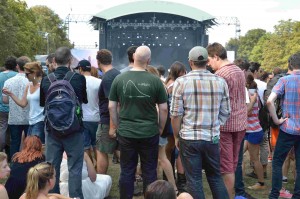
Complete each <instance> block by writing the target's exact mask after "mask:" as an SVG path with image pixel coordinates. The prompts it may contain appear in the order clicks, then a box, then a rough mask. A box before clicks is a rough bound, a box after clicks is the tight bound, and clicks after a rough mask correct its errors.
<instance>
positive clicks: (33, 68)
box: [24, 62, 44, 77]
mask: <svg viewBox="0 0 300 199" xmlns="http://www.w3.org/2000/svg"><path fill="white" fill-rule="evenodd" d="M24 69H25V70H28V71H30V72H31V73H35V74H36V76H37V77H42V76H43V74H44V71H43V67H42V65H41V64H40V62H29V63H27V64H25V66H24Z"/></svg>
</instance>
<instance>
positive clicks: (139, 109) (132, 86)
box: [109, 71, 167, 138]
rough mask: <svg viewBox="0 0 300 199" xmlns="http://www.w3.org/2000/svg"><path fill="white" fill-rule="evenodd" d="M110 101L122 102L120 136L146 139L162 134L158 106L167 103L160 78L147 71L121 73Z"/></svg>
mask: <svg viewBox="0 0 300 199" xmlns="http://www.w3.org/2000/svg"><path fill="white" fill-rule="evenodd" d="M109 100H111V101H115V102H119V103H120V114H119V122H120V123H119V128H118V133H119V134H120V135H121V136H124V137H129V138H147V137H153V136H155V135H157V134H158V133H159V130H158V113H157V109H156V104H162V103H166V102H167V95H166V90H165V88H164V86H163V83H162V82H161V80H160V79H159V77H156V76H154V75H152V74H150V73H148V72H146V71H128V72H125V73H122V74H120V75H118V76H117V77H116V78H115V79H114V81H113V83H112V86H111V90H110V94H109Z"/></svg>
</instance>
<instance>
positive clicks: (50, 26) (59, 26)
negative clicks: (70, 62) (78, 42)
mask: <svg viewBox="0 0 300 199" xmlns="http://www.w3.org/2000/svg"><path fill="white" fill-rule="evenodd" d="M30 11H31V12H33V13H34V15H35V24H36V25H37V26H38V32H39V34H40V36H41V37H42V45H41V46H40V53H39V54H47V51H49V52H54V51H55V50H56V49H57V48H58V47H60V46H68V47H72V45H71V44H70V42H69V40H68V38H67V33H66V27H65V26H64V22H63V20H62V19H60V18H59V16H58V15H57V14H55V13H54V11H53V10H51V9H50V8H48V7H47V6H34V7H32V8H30Z"/></svg>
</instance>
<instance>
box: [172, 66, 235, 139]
mask: <svg viewBox="0 0 300 199" xmlns="http://www.w3.org/2000/svg"><path fill="white" fill-rule="evenodd" d="M170 113H171V115H172V116H183V119H182V126H181V130H180V132H179V136H180V137H181V138H182V139H185V140H206V141H211V140H212V137H213V136H216V135H219V134H220V125H222V124H224V123H225V121H226V120H227V118H228V117H229V115H230V103H229V93H228V87H227V84H226V82H225V81H224V79H223V78H220V77H218V76H216V75H214V74H211V73H210V72H209V71H207V70H193V71H191V72H189V73H188V74H187V75H184V76H182V77H179V78H177V80H176V81H175V83H174V86H173V93H172V101H171V107H170Z"/></svg>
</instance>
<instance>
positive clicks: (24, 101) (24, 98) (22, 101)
mask: <svg viewBox="0 0 300 199" xmlns="http://www.w3.org/2000/svg"><path fill="white" fill-rule="evenodd" d="M28 88H29V85H27V86H26V88H25V90H24V93H23V96H22V98H21V99H19V98H18V97H17V96H15V94H14V93H13V92H11V91H9V90H8V89H7V88H3V90H2V92H3V93H4V94H5V95H8V96H10V97H11V99H12V100H14V102H15V103H16V104H17V105H19V106H21V107H22V108H24V107H25V106H27V104H28V101H27V92H28Z"/></svg>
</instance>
